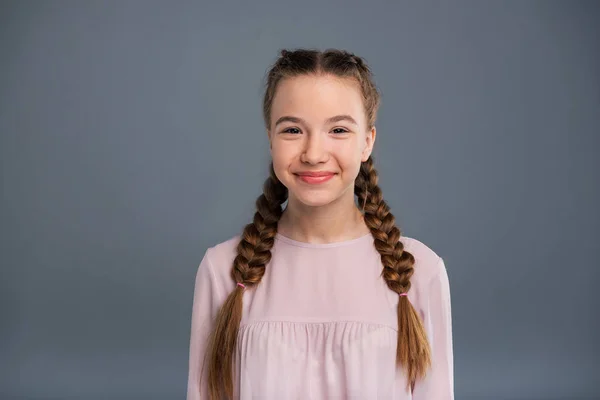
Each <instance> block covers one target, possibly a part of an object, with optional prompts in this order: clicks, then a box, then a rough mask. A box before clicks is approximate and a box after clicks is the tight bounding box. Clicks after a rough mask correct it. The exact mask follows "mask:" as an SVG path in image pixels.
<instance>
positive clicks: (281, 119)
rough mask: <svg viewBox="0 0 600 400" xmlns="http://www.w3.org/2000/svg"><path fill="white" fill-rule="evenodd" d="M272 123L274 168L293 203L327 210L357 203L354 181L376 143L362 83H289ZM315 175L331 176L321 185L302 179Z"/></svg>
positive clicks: (321, 79) (323, 79)
mask: <svg viewBox="0 0 600 400" xmlns="http://www.w3.org/2000/svg"><path fill="white" fill-rule="evenodd" d="M270 122H271V126H270V129H269V131H268V134H269V141H270V144H271V157H272V159H273V168H274V170H275V174H276V175H277V178H279V180H280V181H281V182H282V183H283V184H284V185H285V186H286V187H287V188H288V191H289V198H290V202H295V200H298V201H300V202H301V203H303V204H304V205H307V206H322V205H326V204H329V203H332V202H334V201H336V200H338V199H340V198H349V199H351V201H352V203H354V180H355V179H356V176H357V175H358V172H359V170H360V164H361V162H363V161H366V160H367V159H368V158H369V156H370V155H371V151H372V149H373V144H374V142H375V128H374V127H373V129H372V130H369V131H367V129H368V128H367V126H366V125H367V122H366V117H365V111H364V105H363V101H362V96H361V93H360V89H359V87H358V83H356V82H355V81H353V80H351V79H342V78H337V77H334V76H330V75H327V76H314V75H311V76H307V75H304V76H298V77H294V78H288V79H284V80H282V81H281V82H280V83H279V86H278V88H277V92H276V94H275V98H274V99H273V105H272V108H271V121H270ZM315 172H318V173H329V174H331V176H330V178H329V179H327V180H326V181H323V182H320V183H317V182H316V180H315V179H312V180H311V179H310V178H305V179H302V178H301V176H300V175H302V174H308V173H315Z"/></svg>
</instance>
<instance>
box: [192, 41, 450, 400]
mask: <svg viewBox="0 0 600 400" xmlns="http://www.w3.org/2000/svg"><path fill="white" fill-rule="evenodd" d="M379 103H380V96H379V93H378V91H377V89H376V86H375V84H374V82H373V77H372V74H371V71H370V68H369V67H368V66H367V65H366V63H365V61H364V60H363V59H361V58H360V57H358V56H355V55H353V54H351V53H348V52H345V51H341V50H335V49H330V50H327V51H324V52H320V51H317V50H312V49H299V50H295V51H286V50H282V51H281V54H280V57H279V59H278V60H277V61H276V62H275V64H274V65H273V67H272V68H271V70H270V71H269V73H268V77H267V84H266V92H265V95H264V101H263V117H264V122H265V126H266V130H267V134H268V140H269V144H270V149H271V150H270V152H271V157H272V162H271V164H270V177H269V178H268V179H267V180H266V182H265V184H264V188H263V191H264V193H263V194H262V195H261V196H260V197H259V198H258V200H257V201H256V208H257V211H256V213H255V214H254V219H253V222H252V223H250V224H248V225H246V227H245V228H244V230H243V233H242V234H241V235H240V236H236V237H233V238H231V239H229V240H227V241H225V242H222V243H219V244H217V245H215V246H213V247H211V248H209V249H208V250H207V251H206V252H205V254H204V257H203V259H202V261H201V263H200V265H199V268H198V271H197V275H196V281H195V289H194V301H193V311H192V323H191V325H192V329H191V339H190V358H189V376H188V388H187V399H188V400H199V399H221V398H227V399H231V398H232V397H233V398H240V399H263V400H264V399H273V400H275V399H277V400H287V399H350V398H351V399H402V400H408V399H413V400H447V399H453V397H454V394H453V392H454V389H453V352H452V333H451V313H450V289H449V281H448V276H447V272H446V268H445V265H444V261H443V259H442V258H440V257H439V256H438V255H437V254H436V253H435V252H434V251H433V250H431V249H430V248H429V247H427V246H426V245H425V244H423V243H421V242H420V241H418V240H416V239H412V238H409V237H406V236H402V234H401V232H400V229H399V228H398V227H397V226H396V224H395V219H394V216H393V215H392V213H391V212H390V208H389V207H388V205H387V204H386V202H385V201H384V199H383V196H382V193H381V189H380V188H379V186H378V185H377V180H378V178H377V171H376V170H375V168H374V166H373V157H372V156H371V152H372V150H373V145H374V143H375V137H376V130H375V119H376V115H377V109H378V107H379ZM355 195H356V196H357V200H358V204H357V203H356V200H355V197H354V196H355ZM286 201H287V205H286V206H285V208H283V206H284V203H285V202H286Z"/></svg>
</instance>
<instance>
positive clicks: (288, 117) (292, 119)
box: [275, 114, 358, 126]
mask: <svg viewBox="0 0 600 400" xmlns="http://www.w3.org/2000/svg"><path fill="white" fill-rule="evenodd" d="M285 121H289V122H294V123H297V124H300V123H306V121H304V120H303V119H302V118H298V117H292V116H291V115H285V116H283V117H281V118H279V119H278V120H277V122H275V126H277V125H279V124H280V123H282V122H285ZM339 121H348V122H350V123H352V124H354V125H358V123H357V122H356V121H355V120H354V118H352V117H351V116H349V115H347V114H343V115H336V116H334V117H331V118H327V120H326V121H325V123H326V124H331V123H334V122H339Z"/></svg>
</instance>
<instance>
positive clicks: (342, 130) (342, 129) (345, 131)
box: [333, 128, 348, 134]
mask: <svg viewBox="0 0 600 400" xmlns="http://www.w3.org/2000/svg"><path fill="white" fill-rule="evenodd" d="M333 130H334V131H336V130H341V132H338V134H342V133H347V132H348V131H347V130H346V129H344V128H334V129H333Z"/></svg>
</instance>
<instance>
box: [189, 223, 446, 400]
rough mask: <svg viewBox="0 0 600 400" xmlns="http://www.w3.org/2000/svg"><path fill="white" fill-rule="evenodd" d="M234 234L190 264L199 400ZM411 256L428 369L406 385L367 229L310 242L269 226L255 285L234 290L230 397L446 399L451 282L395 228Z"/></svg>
mask: <svg viewBox="0 0 600 400" xmlns="http://www.w3.org/2000/svg"><path fill="white" fill-rule="evenodd" d="M239 239H240V238H239V236H236V237H233V238H231V239H229V240H227V241H225V242H222V243H219V244H217V245H215V246H213V247H210V248H209V249H208V250H207V251H206V252H205V254H204V257H203V259H202V261H201V263H200V266H199V267H198V271H197V274H196V279H195V288H194V300H193V309H192V318H191V337H190V353H189V375H188V387H187V400H200V399H203V400H204V399H208V395H207V376H208V374H207V369H208V368H207V367H206V368H204V372H203V374H202V376H201V374H200V370H201V368H202V360H203V358H204V354H205V346H206V338H207V336H208V334H209V332H210V330H211V328H212V321H213V319H214V317H215V315H216V313H217V311H218V309H219V307H220V306H221V304H223V302H224V301H225V298H226V297H227V295H228V294H229V293H230V292H231V291H232V290H234V289H235V287H236V282H234V281H233V280H232V278H231V275H230V271H231V267H232V265H233V259H234V258H235V256H236V255H237V252H236V246H237V244H238V242H239ZM400 240H401V241H402V242H403V243H404V248H405V249H406V250H407V251H409V252H410V253H412V254H413V256H414V257H415V261H416V263H415V272H414V274H413V277H412V279H411V289H410V291H409V292H408V299H409V300H410V301H411V303H412V305H413V306H414V307H415V309H416V310H417V311H418V312H419V314H420V315H421V317H422V318H423V321H424V324H425V329H426V332H427V335H428V338H429V343H430V346H431V351H432V367H431V369H430V370H429V371H428V374H427V376H426V378H425V379H424V380H421V381H417V383H416V385H415V388H414V391H413V392H412V393H411V392H410V390H407V389H406V377H405V375H404V372H403V370H402V369H400V368H395V358H396V343H397V342H396V341H397V313H396V310H397V305H398V300H399V296H398V294H396V293H394V292H393V291H391V290H390V289H389V288H388V287H387V286H386V284H385V282H384V280H383V278H382V277H381V276H380V274H381V271H382V265H381V258H380V255H379V253H378V252H377V250H376V249H375V246H374V245H373V237H372V236H371V234H367V235H365V236H362V237H359V238H357V239H352V240H347V241H343V242H336V243H326V244H315V243H305V242H299V241H295V240H292V239H290V238H288V237H285V236H282V235H281V234H279V233H278V234H277V237H276V239H275V245H274V246H273V248H272V250H271V252H272V259H271V261H270V262H269V264H268V265H267V266H266V271H265V275H264V276H263V278H262V280H261V282H260V284H259V285H257V286H256V287H254V288H248V289H246V290H245V292H244V294H243V296H244V297H243V303H244V305H243V316H242V321H241V325H240V330H239V334H238V342H237V355H236V360H235V362H236V367H237V368H236V369H235V371H234V372H233V373H234V375H233V376H234V397H235V398H236V399H263V400H267V399H268V400H271V399H272V400H282V399H286V400H291V399H303V400H305V399H316V400H320V399H397V400H409V399H412V400H450V399H453V398H454V377H453V352H452V323H451V310H450V287H449V281H448V275H447V271H446V267H445V265H444V261H443V259H442V258H440V257H439V256H438V255H437V254H436V253H435V252H434V251H433V250H431V249H430V248H429V247H427V246H426V245H425V244H423V243H421V242H420V241H418V240H416V239H412V238H409V237H406V236H402V237H401V239H400Z"/></svg>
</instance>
